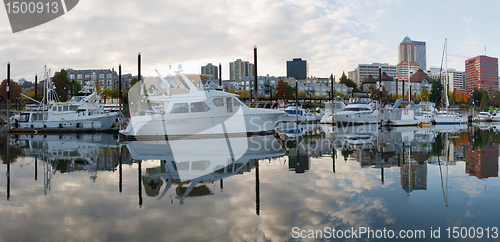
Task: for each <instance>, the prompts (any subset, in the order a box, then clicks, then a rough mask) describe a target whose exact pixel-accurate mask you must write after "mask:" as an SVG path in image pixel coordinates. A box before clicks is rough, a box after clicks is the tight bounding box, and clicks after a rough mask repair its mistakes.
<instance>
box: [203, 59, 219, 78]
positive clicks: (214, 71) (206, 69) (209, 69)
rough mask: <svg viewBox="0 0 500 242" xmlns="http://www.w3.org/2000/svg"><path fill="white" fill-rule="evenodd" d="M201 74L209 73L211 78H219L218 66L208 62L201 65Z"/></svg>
mask: <svg viewBox="0 0 500 242" xmlns="http://www.w3.org/2000/svg"><path fill="white" fill-rule="evenodd" d="M201 74H202V75H211V76H212V79H215V80H217V79H219V67H218V66H214V65H212V63H208V64H207V65H206V66H202V67H201Z"/></svg>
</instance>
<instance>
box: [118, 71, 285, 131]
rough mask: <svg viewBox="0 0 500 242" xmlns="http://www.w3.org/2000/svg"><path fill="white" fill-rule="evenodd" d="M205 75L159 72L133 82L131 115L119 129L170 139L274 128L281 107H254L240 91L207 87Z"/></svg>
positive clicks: (130, 101)
mask: <svg viewBox="0 0 500 242" xmlns="http://www.w3.org/2000/svg"><path fill="white" fill-rule="evenodd" d="M179 69H180V68H179ZM158 74H159V73H158ZM202 78H203V77H202V76H200V75H189V74H183V73H181V70H179V71H177V72H176V75H175V76H168V77H167V79H164V78H163V77H162V76H161V75H160V74H159V77H148V78H146V79H144V80H143V81H142V82H138V84H137V85H134V86H132V88H131V89H130V91H129V107H130V113H131V119H130V122H129V124H128V125H127V127H126V129H124V130H120V133H121V134H122V135H124V136H128V137H129V138H132V137H136V138H137V137H139V136H143V137H149V136H152V137H155V139H156V138H159V139H163V138H167V139H169V138H176V137H184V136H188V135H200V136H212V137H215V136H221V137H224V135H227V134H231V135H233V134H245V133H246V134H255V133H259V134H260V133H272V132H273V130H274V128H275V126H276V124H277V122H278V119H279V118H280V117H281V115H283V112H282V111H279V110H273V109H264V108H250V107H248V106H246V105H245V104H244V103H242V102H241V101H240V100H239V99H238V95H236V94H232V93H228V92H223V91H217V90H214V89H207V90H204V89H203V85H202V84H201V81H202ZM214 135H215V136H214Z"/></svg>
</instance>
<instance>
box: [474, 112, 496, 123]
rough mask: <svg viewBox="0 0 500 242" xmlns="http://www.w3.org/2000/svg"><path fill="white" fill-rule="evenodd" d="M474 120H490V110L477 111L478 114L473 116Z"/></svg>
mask: <svg viewBox="0 0 500 242" xmlns="http://www.w3.org/2000/svg"><path fill="white" fill-rule="evenodd" d="M474 121H475V122H490V121H492V116H491V114H490V112H485V111H483V112H479V114H477V115H476V117H474Z"/></svg>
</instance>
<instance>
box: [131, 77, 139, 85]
mask: <svg viewBox="0 0 500 242" xmlns="http://www.w3.org/2000/svg"><path fill="white" fill-rule="evenodd" d="M137 81H139V80H138V79H137V77H134V78H132V80H131V81H130V87H132V86H133V85H134V84H136V83H137Z"/></svg>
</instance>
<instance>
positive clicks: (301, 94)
mask: <svg viewBox="0 0 500 242" xmlns="http://www.w3.org/2000/svg"><path fill="white" fill-rule="evenodd" d="M308 97H309V95H308V94H307V92H306V91H300V92H299V98H308Z"/></svg>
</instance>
